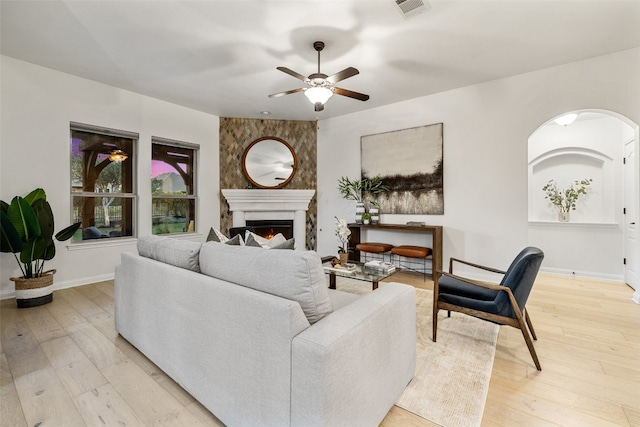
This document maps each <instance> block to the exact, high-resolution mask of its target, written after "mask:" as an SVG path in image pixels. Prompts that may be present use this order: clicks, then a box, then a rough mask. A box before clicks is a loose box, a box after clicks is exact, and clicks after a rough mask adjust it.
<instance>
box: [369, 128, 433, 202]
mask: <svg viewBox="0 0 640 427" xmlns="http://www.w3.org/2000/svg"><path fill="white" fill-rule="evenodd" d="M442 134H443V125H442V123H436V124H431V125H426V126H420V127H415V128H410V129H403V130H398V131H392V132H386V133H380V134H376V135H366V136H362V137H361V138H360V148H361V156H362V157H361V158H362V178H363V179H365V178H366V179H372V178H374V177H376V176H380V177H381V178H382V180H383V183H384V184H385V185H386V186H388V187H389V191H388V192H386V193H383V194H379V195H377V196H374V195H370V194H367V195H365V196H364V198H365V201H368V202H369V203H370V204H371V201H373V204H378V205H379V206H380V211H381V212H382V213H385V214H428V215H442V214H444V193H443V185H442V182H443V165H442Z"/></svg>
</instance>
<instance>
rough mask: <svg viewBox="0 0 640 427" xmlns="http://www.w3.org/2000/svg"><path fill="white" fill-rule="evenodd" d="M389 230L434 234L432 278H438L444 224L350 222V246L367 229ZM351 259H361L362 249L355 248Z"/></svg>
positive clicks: (356, 241)
mask: <svg viewBox="0 0 640 427" xmlns="http://www.w3.org/2000/svg"><path fill="white" fill-rule="evenodd" d="M369 229H372V230H389V231H402V232H410V233H428V234H431V236H432V240H433V242H432V245H431V246H430V247H431V250H432V251H433V253H432V255H431V279H432V280H434V281H435V280H436V271H437V270H442V226H441V225H422V226H419V225H406V224H366V225H365V224H355V223H352V224H349V230H351V236H350V237H349V247H352V248H355V247H356V245H357V244H358V243H360V242H361V241H362V240H361V237H362V234H363V233H366V231H367V230H369ZM349 259H351V260H354V261H356V260H359V259H360V251H358V250H357V249H354V251H353V252H352V253H351V254H350V255H349Z"/></svg>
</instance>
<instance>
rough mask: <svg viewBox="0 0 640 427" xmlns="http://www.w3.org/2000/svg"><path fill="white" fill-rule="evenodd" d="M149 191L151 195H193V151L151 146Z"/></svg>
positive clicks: (157, 145) (158, 145)
mask: <svg viewBox="0 0 640 427" xmlns="http://www.w3.org/2000/svg"><path fill="white" fill-rule="evenodd" d="M152 147H153V148H152V150H153V154H152V160H151V191H152V192H153V194H187V195H190V196H191V195H194V191H195V189H194V177H193V175H194V173H193V172H194V171H193V170H194V162H193V158H194V153H195V150H193V149H190V148H183V147H173V146H169V145H163V144H153V145H152Z"/></svg>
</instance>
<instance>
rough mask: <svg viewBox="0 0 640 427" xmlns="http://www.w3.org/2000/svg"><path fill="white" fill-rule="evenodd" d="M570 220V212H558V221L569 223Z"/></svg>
mask: <svg viewBox="0 0 640 427" xmlns="http://www.w3.org/2000/svg"><path fill="white" fill-rule="evenodd" d="M570 219H571V213H570V212H569V211H567V212H563V211H558V221H560V222H569V220H570Z"/></svg>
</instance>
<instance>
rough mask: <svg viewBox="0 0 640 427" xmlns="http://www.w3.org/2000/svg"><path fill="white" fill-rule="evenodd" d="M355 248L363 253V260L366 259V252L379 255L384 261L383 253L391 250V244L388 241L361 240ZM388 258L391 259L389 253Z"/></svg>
mask: <svg viewBox="0 0 640 427" xmlns="http://www.w3.org/2000/svg"><path fill="white" fill-rule="evenodd" d="M356 249H357V250H359V251H360V252H361V253H364V258H365V262H366V260H367V254H376V255H381V256H382V261H384V254H386V253H387V252H389V251H390V250H392V249H393V245H390V244H388V243H374V242H363V243H358V244H357V245H356ZM389 260H391V255H389Z"/></svg>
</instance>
